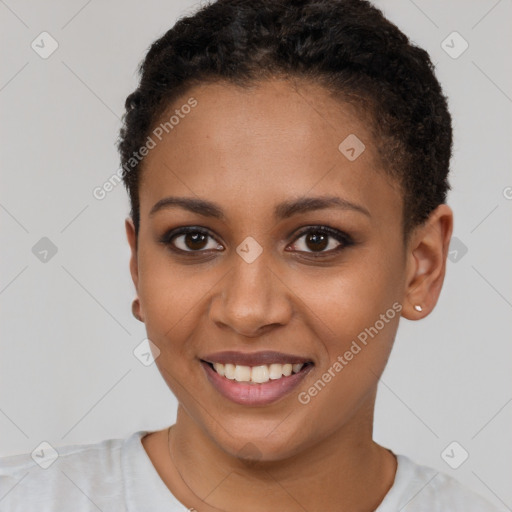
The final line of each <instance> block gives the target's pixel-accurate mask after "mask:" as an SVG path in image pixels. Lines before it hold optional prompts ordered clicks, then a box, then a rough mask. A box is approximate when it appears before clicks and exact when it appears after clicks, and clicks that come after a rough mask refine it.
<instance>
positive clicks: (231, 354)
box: [201, 350, 312, 366]
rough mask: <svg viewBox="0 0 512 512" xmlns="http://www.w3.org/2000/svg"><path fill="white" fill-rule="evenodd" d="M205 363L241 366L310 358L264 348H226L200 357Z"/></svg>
mask: <svg viewBox="0 0 512 512" xmlns="http://www.w3.org/2000/svg"><path fill="white" fill-rule="evenodd" d="M201 359H202V360H203V361H206V362H207V363H221V364H236V365H241V366H262V365H265V364H273V363H277V364H288V363H291V364H298V363H310V362H312V361H311V359H308V358H305V357H302V356H298V355H295V354H284V353H283V352H274V351H271V350H266V351H262V352H250V353H248V352H236V351H232V350H227V351H224V352H215V353H213V354H208V355H205V356H204V357H201Z"/></svg>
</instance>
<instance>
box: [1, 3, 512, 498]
mask: <svg viewBox="0 0 512 512" xmlns="http://www.w3.org/2000/svg"><path fill="white" fill-rule="evenodd" d="M376 4H377V5H378V6H379V7H381V8H382V9H383V10H384V12H385V14H386V15H387V16H388V17H389V18H390V19H391V20H392V21H394V22H395V23H396V24H397V25H398V26H399V27H400V28H401V29H402V30H403V31H404V32H405V33H406V34H407V35H408V36H409V37H410V38H411V39H412V40H413V41H415V42H416V43H418V44H419V45H421V46H423V47H424V48H425V49H426V50H427V51H428V52H429V53H430V55H431V57H432V60H433V61H434V62H435V63H436V68H437V74H438V77H439V79H440V81H441V83H442V85H443V87H444V89H445V92H446V94H447V95H448V97H449V102H450V110H451V112H452V114H453V118H454V129H455V147H454V149H455V155H454V158H453V161H452V169H453V172H452V177H451V183H452V186H453V191H452V192H451V193H450V195H449V201H448V202H449V204H450V205H451V206H452V208H453V209H454V212H455V228H454V236H455V237H456V238H457V240H458V241H456V242H454V245H452V249H453V252H452V254H451V256H450V258H451V260H453V261H449V262H448V270H447V277H446V280H445V285H444V288H443V291H442V294H441V297H440V300H439V303H438V305H437V307H436V309H435V310H434V312H433V313H432V314H431V315H430V316H428V317H427V318H426V319H424V320H421V321H419V322H410V321H407V320H404V319H402V322H401V324H400V328H399V332H398V336H397V340H396V345H395V348H394V351H393V355H392V357H391V361H390V363H389V365H388V367H387V369H386V371H385V373H384V375H383V378H382V381H381V386H380V391H379V396H378V401H377V407H376V423H375V438H376V440H377V441H378V442H380V443H381V444H384V445H386V446H388V447H390V448H392V449H393V450H394V451H395V452H397V453H405V454H407V455H409V456H410V457H411V458H413V459H414V460H415V461H417V462H420V463H423V464H427V465H430V466H432V467H435V468H436V469H438V470H440V471H444V472H447V473H449V474H452V475H454V476H455V477H456V478H458V479H459V480H460V481H462V482H463V483H465V484H466V485H467V486H469V487H471V488H473V489H474V490H475V491H477V492H479V493H480V494H482V495H483V496H485V497H486V498H487V499H489V500H490V501H492V502H494V503H496V504H498V505H503V504H504V503H505V504H506V505H507V506H508V507H512V488H511V487H510V485H509V484H510V479H511V475H512V471H511V470H512V443H511V442H510V432H511V431H512V428H511V427H512V403H511V402H512V387H511V385H510V376H511V374H512V357H511V356H512V344H511V343H510V341H511V340H512V336H511V335H512V325H511V322H510V318H511V313H512V286H511V281H512V270H511V265H510V262H511V261H512V254H511V253H512V250H511V249H512V243H511V237H510V228H511V222H510V221H511V210H512V175H511V172H510V169H511V151H510V145H511V142H512V137H511V135H512V133H511V132H512V129H511V124H512V123H511V110H512V99H511V97H512V67H511V64H510V59H509V57H507V58H506V57H505V54H507V55H508V51H509V50H507V48H508V49H510V48H511V47H512V40H511V39H512V36H511V32H510V22H511V14H512V1H511V0H500V1H496V0H480V1H472V2H467V1H464V0H457V1H455V0H451V1H445V0H436V1H426V0H425V1H420V0H415V1H414V2H413V1H412V0H396V1H391V0H386V1H384V0H380V1H378V2H376ZM195 5H197V4H196V2H192V1H185V0H182V1H175V2H170V1H164V0H148V1H145V2H134V1H131V2H127V1H124V2H123V1H121V0H109V1H102V2H100V1H98V0H96V1H95V0H92V1H89V2H84V1H83V0H76V1H66V2H64V1H60V2H57V1H53V2H36V1H35V0H31V1H15V0H10V1H5V2H4V1H0V14H1V25H0V42H1V44H2V48H4V52H3V59H2V63H1V76H0V108H1V112H0V116H1V117H0V118H1V120H2V122H1V133H0V137H1V138H0V140H1V154H0V162H1V166H2V173H1V178H0V179H1V184H0V222H1V229H0V237H1V238H0V243H1V247H2V251H1V274H0V314H1V318H0V329H1V336H0V455H2V456H3V455H11V454H15V453H20V452H31V451H32V450H33V449H34V448H35V447H36V446H37V445H39V443H40V442H41V441H43V440H44V441H48V442H50V443H51V444H52V445H54V446H55V447H58V446H62V445H66V444H75V443H93V442H97V441H100V440H102V439H106V438H112V437H115V438H120V437H125V436H127V435H129V434H130V433H131V432H133V431H135V430H138V429H146V430H156V429H160V428H163V427H164V426H166V425H168V424H170V423H172V422H173V420H174V418H175V410H176V402H175V399H174V397H173V396H172V394H171V393H170V391H169V390H168V389H167V387H166V385H165V384H164V381H163V379H162V378H161V376H160V374H159V373H158V370H157V369H156V367H155V365H154V364H153V365H151V366H144V365H143V364H141V362H140V361H139V360H138V359H137V358H136V357H135V356H134V354H133V350H134V349H135V347H137V346H138V345H139V344H140V343H141V341H142V340H143V339H144V338H145V330H144V326H143V324H141V323H139V322H138V321H136V320H135V319H134V318H133V317H132V316H131V301H132V299H133V297H134V288H133V284H132V282H131V279H130V275H129V271H128V261H129V249H128V243H127V241H126V239H125V231H124V219H125V217H126V216H127V215H128V211H129V210H128V199H127V195H126V192H125V189H124V187H123V185H122V184H121V185H118V186H117V187H115V188H114V190H112V191H111V192H110V193H109V194H108V195H107V197H105V198H104V199H103V200H97V199H95V197H94V196H93V189H94V188H95V187H97V186H101V185H102V184H103V183H104V182H105V181H106V180H108V179H109V177H111V176H112V175H113V174H114V173H115V172H116V170H117V169H118V167H119V161H118V154H117V152H116V148H115V145H114V144H115V141H116V138H117V135H118V130H119V127H120V117H121V115H122V113H123V103H124V100H125V97H126V96H127V94H129V93H130V92H131V91H132V90H133V89H134V88H135V87H136V83H137V76H136V74H135V70H136V66H137V64H138V63H139V61H140V60H141V59H142V58H143V56H144V54H145V51H146V49H147V47H148V46H149V44H150V43H151V42H152V41H153V40H154V39H156V38H157V37H159V36H160V35H161V34H163V33H164V32H165V31H166V30H167V29H169V28H170V27H171V26H172V24H173V23H174V21H175V20H176V18H177V17H178V16H179V15H182V14H185V13H189V12H191V11H193V10H194V7H195ZM43 31H47V32H49V33H50V34H51V36H52V37H53V38H54V39H55V40H56V41H57V42H58V45H59V46H58V49H57V50H56V51H55V52H54V53H53V54H52V55H51V56H49V57H48V58H47V59H43V58H41V57H40V56H39V54H38V53H36V52H35V51H34V50H33V49H32V47H31V43H32V41H34V40H35V41H36V43H37V42H38V41H40V38H38V36H39V34H40V33H41V32H43ZM453 31H457V32H459V33H460V34H461V35H462V37H463V38H464V39H465V40H466V41H467V42H468V43H469V47H468V49H467V50H466V51H465V52H464V53H462V54H461V55H460V56H458V57H457V58H453V56H450V55H448V53H446V51H445V50H444V49H443V47H442V42H443V41H444V40H446V38H447V36H449V35H450V34H451V33H452V32H453ZM39 44H41V43H39ZM446 44H448V45H450V46H452V47H453V48H452V49H451V50H450V51H451V52H452V54H453V53H454V52H458V51H460V49H461V48H462V46H461V44H462V41H460V40H457V39H455V40H454V39H453V37H451V38H448V39H447V43H445V45H446ZM45 48H46V49H48V48H49V42H48V40H46V43H45ZM507 187H508V188H507ZM43 237H47V238H48V239H49V240H51V242H52V243H53V244H54V245H55V246H56V248H57V253H56V254H55V255H53V256H52V253H51V252H50V253H48V256H47V257H46V258H47V261H46V262H43V261H41V260H40V259H39V258H40V257H42V255H41V254H39V257H37V256H36V254H34V252H36V253H37V250H34V251H33V247H34V246H36V249H37V248H39V250H41V247H43V246H44V244H48V241H43V242H39V241H40V239H41V238H43ZM38 243H39V244H43V246H41V247H40V246H39V245H36V244H38ZM455 244H456V245H455ZM43 248H44V247H43ZM466 249H467V252H465V250H466ZM452 441H457V443H459V444H460V446H462V447H463V448H464V449H465V450H466V451H467V452H468V453H469V458H468V459H467V460H466V461H465V462H464V463H463V464H462V465H461V466H460V467H459V468H458V469H452V468H451V467H450V466H449V465H448V464H447V463H446V462H445V460H444V459H443V457H442V456H441V454H442V453H443V450H444V449H445V448H446V447H447V446H448V445H449V444H450V443H451V442H452ZM453 453H454V454H455V459H456V458H457V457H459V456H460V453H461V452H460V448H458V447H457V448H456V450H455V452H453ZM450 455H451V452H450ZM452 460H453V457H452Z"/></svg>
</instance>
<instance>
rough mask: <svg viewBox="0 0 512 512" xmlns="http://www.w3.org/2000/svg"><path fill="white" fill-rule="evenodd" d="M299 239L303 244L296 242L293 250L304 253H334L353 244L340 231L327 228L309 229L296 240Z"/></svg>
mask: <svg viewBox="0 0 512 512" xmlns="http://www.w3.org/2000/svg"><path fill="white" fill-rule="evenodd" d="M301 239H303V242H301V243H299V242H297V241H296V242H294V244H293V246H294V248H295V250H297V251H299V252H306V253H320V254H323V253H325V254H327V253H331V252H336V251H338V250H340V249H343V248H344V247H347V246H349V245H352V243H353V242H352V240H351V238H350V237H349V236H348V235H346V234H345V233H343V232H342V231H338V230H336V229H332V228H329V227H327V226H318V227H313V228H309V229H307V230H305V231H303V232H302V233H301V234H300V235H299V237H298V238H297V239H296V240H301ZM326 249H327V250H326Z"/></svg>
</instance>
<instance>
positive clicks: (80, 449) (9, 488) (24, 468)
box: [0, 431, 145, 512]
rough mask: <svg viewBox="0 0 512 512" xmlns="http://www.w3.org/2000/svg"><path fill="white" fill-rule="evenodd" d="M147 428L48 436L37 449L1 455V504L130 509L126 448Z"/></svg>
mask: <svg viewBox="0 0 512 512" xmlns="http://www.w3.org/2000/svg"><path fill="white" fill-rule="evenodd" d="M143 432H145V431H138V432H135V433H132V434H131V435H130V436H129V437H128V438H126V439H105V440H103V441H100V442H97V443H91V444H74V445H67V446H60V447H53V446H51V445H50V444H49V443H46V442H45V443H42V444H41V445H39V446H38V448H37V449H36V450H34V451H33V452H31V453H24V454H19V455H11V456H7V457H0V509H1V510H9V511H10V512H17V511H21V510H23V511H24V512H28V511H32V510H37V511H41V512H42V511H50V510H52V511H53V510H57V509H59V510H68V509H69V510H76V511H81V510H89V509H90V508H91V506H92V507H93V508H95V506H96V507H99V508H100V509H104V510H111V511H122V510H124V506H123V504H124V499H120V498H123V493H124V489H123V474H122V460H121V459H122V449H123V446H124V445H125V444H126V442H127V441H128V440H129V439H133V438H134V437H136V436H139V437H140V435H141V434H142V433H143ZM4 507H6V508H5V509H4Z"/></svg>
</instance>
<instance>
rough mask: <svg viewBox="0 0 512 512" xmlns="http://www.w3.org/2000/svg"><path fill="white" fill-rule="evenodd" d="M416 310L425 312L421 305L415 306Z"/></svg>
mask: <svg viewBox="0 0 512 512" xmlns="http://www.w3.org/2000/svg"><path fill="white" fill-rule="evenodd" d="M414 309H415V310H416V311H423V308H422V307H421V306H420V305H419V304H416V305H415V306H414Z"/></svg>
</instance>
